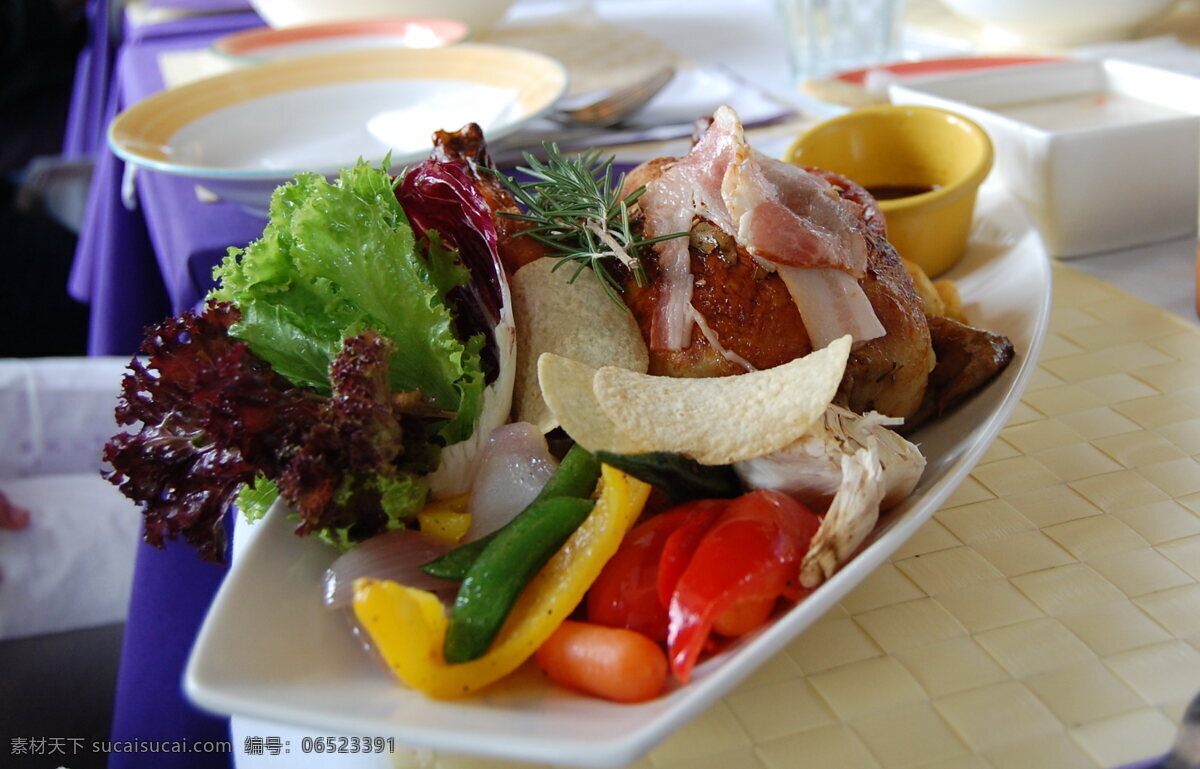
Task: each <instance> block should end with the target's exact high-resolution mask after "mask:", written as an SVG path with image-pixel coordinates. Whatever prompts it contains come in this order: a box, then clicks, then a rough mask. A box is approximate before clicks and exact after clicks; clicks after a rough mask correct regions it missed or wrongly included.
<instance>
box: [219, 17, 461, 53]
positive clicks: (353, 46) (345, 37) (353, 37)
mask: <svg viewBox="0 0 1200 769" xmlns="http://www.w3.org/2000/svg"><path fill="white" fill-rule="evenodd" d="M468 33H469V30H468V29H467V25H466V24H463V23H462V22H460V21H455V20H454V19H425V18H408V17H396V18H387V19H366V20H356V21H342V22H335V23H330V24H310V25H306V26H301V27H287V28H283V29H275V28H272V27H255V28H253V29H244V30H241V31H239V32H234V33H233V34H229V35H225V36H224V37H221V38H218V39H217V40H216V42H214V43H213V45H212V50H213V53H216V54H220V55H221V56H228V57H229V58H231V59H235V60H237V61H242V62H246V63H250V64H261V63H263V62H268V61H280V60H283V59H295V58H298V57H301V56H316V55H319V54H324V53H341V52H344V51H355V50H362V49H368V48H438V47H440V46H444V45H451V44H453V43H458V42H461V41H462V40H464V39H465V38H466V37H467V34H468Z"/></svg>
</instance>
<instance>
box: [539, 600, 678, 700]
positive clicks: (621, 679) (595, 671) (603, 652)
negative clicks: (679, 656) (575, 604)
mask: <svg viewBox="0 0 1200 769" xmlns="http://www.w3.org/2000/svg"><path fill="white" fill-rule="evenodd" d="M534 659H535V660H536V661H537V664H538V666H539V667H540V668H541V669H542V670H543V671H545V673H546V675H548V676H549V677H550V679H551V680H552V681H554V682H555V683H557V684H560V685H562V686H566V687H570V688H572V689H578V690H580V691H583V692H585V693H587V694H592V695H595V696H597V697H603V698H605V699H609V700H614V701H616V702H643V701H645V700H649V699H652V698H654V697H656V696H658V694H659V692H661V691H662V688H663V684H664V683H666V680H667V656H666V654H665V653H664V652H663V650H662V648H661V647H660V646H659V645H658V644H656V643H654V642H653V641H651V640H650V639H649V638H648V637H646V636H644V635H642V634H641V633H638V632H635V631H633V630H626V629H625V628H617V627H606V626H604V625H596V624H592V623H590V622H576V621H574V620H567V621H565V622H563V623H562V625H561V626H560V627H559V628H558V630H555V631H554V634H553V635H551V636H550V637H549V638H547V639H546V641H545V642H544V643H543V644H542V645H541V647H539V648H538V650H537V652H536V653H535V654H534Z"/></svg>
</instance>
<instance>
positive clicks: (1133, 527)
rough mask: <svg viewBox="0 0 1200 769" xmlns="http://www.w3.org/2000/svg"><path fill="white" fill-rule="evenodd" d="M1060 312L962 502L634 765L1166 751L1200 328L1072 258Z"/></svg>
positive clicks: (1027, 758)
mask: <svg viewBox="0 0 1200 769" xmlns="http://www.w3.org/2000/svg"><path fill="white" fill-rule="evenodd" d="M1053 307H1054V309H1053V313H1052V318H1051V323H1050V330H1049V333H1048V336H1047V339H1046V344H1045V347H1044V350H1043V352H1042V358H1041V361H1040V362H1039V366H1038V371H1037V373H1036V375H1035V377H1034V379H1033V381H1032V383H1031V384H1030V386H1029V389H1028V391H1027V392H1026V394H1025V397H1024V398H1023V400H1022V403H1021V405H1020V406H1019V407H1018V409H1017V411H1016V413H1015V414H1014V416H1013V417H1012V419H1011V420H1010V422H1009V424H1008V425H1007V426H1006V428H1005V429H1004V431H1003V432H1002V433H1001V435H1000V437H999V439H998V440H997V441H996V443H995V444H994V445H993V446H992V448H991V450H990V451H989V452H988V453H987V454H986V456H985V457H984V459H983V460H982V461H981V462H980V463H979V465H977V466H976V468H975V470H974V472H973V473H972V474H971V476H970V477H969V478H968V479H967V481H966V482H965V483H963V485H962V486H961V487H960V488H959V489H958V490H957V491H956V492H955V494H954V495H953V497H952V498H951V499H950V500H949V501H948V502H947V504H946V505H945V506H944V507H943V508H942V509H941V510H940V511H939V512H938V513H937V514H936V515H935V516H934V517H933V518H932V519H930V521H929V522H928V523H927V524H926V525H925V526H924V527H923V528H922V529H920V530H919V531H918V532H917V534H916V535H915V536H914V537H913V538H912V539H910V540H909V541H908V542H907V543H906V544H905V545H904V546H903V547H902V548H901V549H900V550H899V551H897V553H896V554H895V556H894V557H893V558H892V559H891V561H890V562H889V563H886V564H884V565H883V566H882V567H881V568H880V569H878V570H877V571H876V572H875V573H874V574H873V575H872V576H871V577H869V578H868V579H867V580H866V581H864V582H863V583H862V584H861V585H860V586H859V587H857V588H856V589H855V591H854V592H852V593H851V594H850V595H849V596H847V598H846V599H845V600H844V601H843V602H842V603H841V604H839V605H838V606H836V607H835V608H834V609H833V610H831V611H830V612H829V613H828V614H827V615H826V616H825V617H823V618H822V619H821V620H820V621H819V622H818V623H817V624H815V625H814V626H813V627H811V628H810V629H808V630H807V631H806V632H805V633H803V634H802V635H801V636H800V637H799V638H798V639H797V640H796V641H794V642H793V643H792V644H791V645H790V646H788V647H787V648H786V650H785V651H784V652H783V653H782V654H779V655H776V656H775V657H774V658H773V659H772V660H771V661H770V662H768V663H767V664H766V665H764V666H763V667H762V668H760V669H759V670H758V671H757V672H756V673H755V674H754V675H753V676H751V677H750V678H748V679H747V680H746V681H744V682H743V683H742V684H741V685H740V686H739V687H738V688H737V689H736V690H735V691H734V692H733V693H731V694H730V695H729V696H727V697H725V698H724V699H723V700H722V701H721V702H719V703H717V704H716V705H714V706H713V707H712V708H710V709H709V710H708V711H706V712H705V713H703V714H702V715H701V716H699V717H698V718H696V719H695V720H694V721H692V722H691V723H689V724H688V725H687V726H685V727H684V728H683V729H681V730H680V731H679V732H677V733H676V734H674V735H673V736H672V737H670V738H669V739H668V740H666V741H665V742H664V743H662V744H661V745H659V746H658V747H657V748H655V749H654V750H653V751H651V753H650V754H649V755H647V756H646V757H645V758H643V759H641V760H640V761H638V762H637V763H635V764H634V765H633V767H635V768H636V769H685V768H686V769H735V768H736V769H756V768H758V769H797V767H839V769H910V768H913V767H922V769H984V768H986V767H991V768H992V769H1042V768H1045V769H1097V768H1102V769H1109V768H1111V767H1117V766H1119V765H1121V764H1124V763H1128V762H1130V761H1135V760H1138V759H1143V758H1148V757H1151V756H1154V755H1158V754H1161V753H1163V752H1165V751H1166V749H1167V748H1168V747H1169V745H1170V743H1171V741H1172V739H1173V736H1174V732H1175V725H1176V724H1177V723H1178V722H1179V720H1180V718H1181V717H1182V713H1183V710H1184V708H1185V706H1186V705H1187V702H1188V700H1189V699H1190V698H1191V697H1192V696H1193V695H1194V694H1195V693H1196V692H1197V690H1200V461H1198V459H1200V327H1197V326H1196V325H1195V324H1192V323H1189V322H1187V321H1185V320H1183V319H1182V318H1179V317H1177V316H1175V315H1172V314H1170V313H1168V312H1166V311H1164V310H1161V309H1159V308H1157V307H1155V306H1153V305H1151V304H1148V303H1147V302H1145V301H1143V300H1141V299H1138V298H1136V297H1133V296H1130V295H1129V294H1127V293H1125V292H1123V291H1121V290H1120V289H1118V288H1116V287H1115V286H1112V285H1111V284H1108V283H1105V282H1103V281H1100V280H1098V279H1096V278H1093V277H1091V276H1088V275H1085V274H1084V273H1081V272H1079V271H1078V270H1075V269H1073V268H1070V267H1066V266H1062V265H1056V266H1055V268H1054V300H1053ZM396 759H397V765H398V766H421V767H425V768H427V769H432V767H437V768H438V769H467V768H468V767H472V768H474V767H479V768H480V769H482V767H493V768H498V767H515V766H523V765H521V764H511V763H505V762H496V761H485V760H482V759H477V758H469V757H464V756H454V755H449V754H434V755H430V754H428V753H424V754H423V755H422V756H420V758H419V760H416V759H417V757H416V756H415V755H413V756H405V755H403V754H401V755H398V756H397V757H396Z"/></svg>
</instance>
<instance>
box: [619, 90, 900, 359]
mask: <svg viewBox="0 0 1200 769" xmlns="http://www.w3.org/2000/svg"><path fill="white" fill-rule="evenodd" d="M640 205H641V207H642V211H643V213H644V215H645V225H644V230H645V233H646V235H647V236H649V237H657V236H661V235H666V234H669V233H672V232H683V231H688V230H690V229H691V223H692V220H693V218H694V217H696V216H699V217H701V218H704V219H707V220H708V221H710V222H712V223H713V224H715V225H716V226H718V227H720V228H721V229H723V230H724V231H726V232H728V233H730V234H732V235H733V236H734V238H735V239H736V240H737V242H738V244H739V245H741V246H742V247H743V248H745V249H746V250H747V251H748V252H749V253H750V254H752V255H754V256H756V257H758V258H760V259H763V260H765V261H767V262H770V263H772V264H773V265H779V266H790V267H796V268H804V269H805V270H813V271H815V272H818V273H821V274H820V275H814V276H810V277H809V278H807V279H803V280H802V279H799V278H797V279H796V280H794V281H789V282H788V287H789V290H791V292H792V296H793V298H794V299H795V300H796V303H797V306H799V307H800V311H801V316H802V317H803V318H804V321H805V326H806V327H808V324H809V318H810V316H811V318H812V321H813V323H814V324H817V325H818V326H819V327H820V331H818V333H815V334H814V333H813V331H812V329H811V328H809V333H810V336H812V338H813V342H814V344H815V346H818V347H819V346H823V343H822V344H817V342H818V340H820V339H824V340H830V339H834V338H837V337H838V336H841V335H842V334H844V333H849V334H851V335H853V336H854V339H855V341H856V342H862V341H865V340H867V339H871V338H873V337H874V336H880V335H882V334H883V329H882V326H880V324H879V321H878V320H877V319H876V318H875V315H874V311H873V310H872V309H871V306H870V303H869V302H867V300H866V296H865V295H864V294H863V292H862V290H861V289H860V288H858V287H857V282H856V281H857V279H859V278H861V277H862V276H863V274H864V273H865V270H866V260H867V246H866V241H865V239H864V237H863V234H862V232H860V230H859V228H858V224H857V221H856V219H855V217H854V215H853V212H852V211H850V210H849V208H848V207H847V206H846V205H845V204H844V203H843V201H842V200H841V199H840V197H839V196H838V194H837V191H836V190H835V188H834V187H833V186H832V185H831V184H830V183H829V182H828V181H827V180H826V179H824V178H822V177H820V176H819V175H816V174H812V173H809V172H808V171H806V170H804V169H803V168H800V167H798V166H793V165H791V164H788V163H784V162H783V161H779V160H774V159H772V158H769V157H767V156H765V155H763V154H762V153H760V152H757V151H755V150H754V149H752V148H751V147H750V146H749V145H748V144H747V143H746V140H745V136H744V133H743V130H742V125H741V121H740V120H739V119H738V116H737V114H736V113H735V112H734V111H733V110H732V109H730V108H729V107H721V108H719V109H718V110H717V111H716V113H715V114H714V115H713V122H712V125H710V126H709V128H708V130H707V131H705V133H704V134H703V135H702V136H701V137H700V140H699V141H698V142H697V143H696V145H695V146H694V147H693V148H692V150H691V151H690V152H689V153H688V154H687V155H685V156H684V157H683V158H682V159H680V160H679V161H678V162H676V163H675V164H674V165H673V166H671V167H670V168H668V169H667V170H666V171H664V172H663V173H662V174H661V175H660V176H659V177H658V178H657V179H655V180H654V181H653V182H651V183H650V184H649V185H648V186H647V189H646V193H645V194H644V195H643V196H642V199H641V202H640ZM656 249H657V251H658V266H659V287H660V298H659V303H658V306H657V308H656V312H655V316H654V319H653V321H652V323H651V326H650V349H652V350H681V349H683V348H685V347H687V346H688V345H689V344H690V343H691V336H692V334H691V331H692V324H693V322H694V320H695V319H694V317H693V313H692V308H691V301H692V276H691V256H690V254H689V252H688V241H687V240H685V239H684V238H675V239H672V240H668V241H664V242H663V243H660V244H658V245H657V246H656ZM826 272H831V273H837V274H839V275H843V276H845V279H842V278H839V277H837V276H835V275H825V274H824V273H826ZM793 283H795V284H796V285H797V286H807V287H808V288H807V289H806V290H803V291H801V292H800V293H799V294H798V293H797V289H793V288H792V286H793ZM819 286H825V287H829V288H832V289H834V293H833V294H831V295H830V296H828V297H825V298H818V297H816V296H814V295H813V294H814V292H815V289H816V288H817V287H819ZM801 296H803V298H804V302H805V304H807V305H808V309H807V311H806V309H805V306H804V305H803V304H801ZM838 323H845V324H846V325H844V326H842V327H840V328H835V326H836V324H838Z"/></svg>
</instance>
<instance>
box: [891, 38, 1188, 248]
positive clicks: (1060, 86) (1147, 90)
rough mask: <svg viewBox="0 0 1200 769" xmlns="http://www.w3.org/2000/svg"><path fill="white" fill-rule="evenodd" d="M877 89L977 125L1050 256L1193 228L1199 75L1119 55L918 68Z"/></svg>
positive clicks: (1143, 241)
mask: <svg viewBox="0 0 1200 769" xmlns="http://www.w3.org/2000/svg"><path fill="white" fill-rule="evenodd" d="M889 94H890V96H891V99H892V101H893V102H895V103H897V104H928V105H932V106H936V107H942V108H944V109H949V110H953V111H955V112H959V113H960V114H963V115H965V116H967V117H969V118H971V119H973V120H975V121H976V122H977V123H979V124H980V125H981V126H983V128H984V130H986V131H987V132H988V134H989V135H990V136H991V137H992V141H993V143H994V144H995V149H996V169H997V171H998V173H999V174H1000V175H1001V177H1002V178H1003V180H1004V182H1005V184H1006V185H1007V186H1008V187H1009V189H1010V190H1011V191H1012V192H1013V194H1014V195H1015V196H1016V197H1017V198H1019V199H1020V200H1021V201H1022V202H1023V203H1024V204H1025V205H1026V206H1027V207H1028V209H1029V212H1030V214H1031V216H1032V217H1033V219H1034V221H1035V222H1036V224H1037V226H1038V229H1039V231H1040V232H1041V235H1042V239H1043V241H1044V242H1045V245H1046V249H1047V251H1048V252H1049V253H1050V254H1051V255H1052V256H1058V257H1065V258H1069V257H1074V256H1084V255H1087V254H1094V253H1100V252H1104V251H1113V250H1116V249H1121V248H1127V247H1130V246H1135V245H1142V244H1146V243H1154V242H1159V241H1166V240H1173V239H1176V238H1182V237H1184V236H1187V235H1193V234H1195V232H1196V223H1197V191H1198V189H1200V79H1196V78H1192V77H1188V76H1186V75H1180V74H1177V73H1173V72H1167V71H1165V70H1160V69H1155V68H1153V67H1147V66H1143V65H1140V64H1131V63H1128V62H1121V61H1056V62H1046V63H1037V64H1026V65H1019V66H1013V67H1005V68H1002V69H992V70H981V71H972V72H964V73H961V74H954V75H944V76H934V77H930V78H922V79H921V80H920V81H913V82H909V83H898V84H895V85H892V86H891V87H890V88H889Z"/></svg>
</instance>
